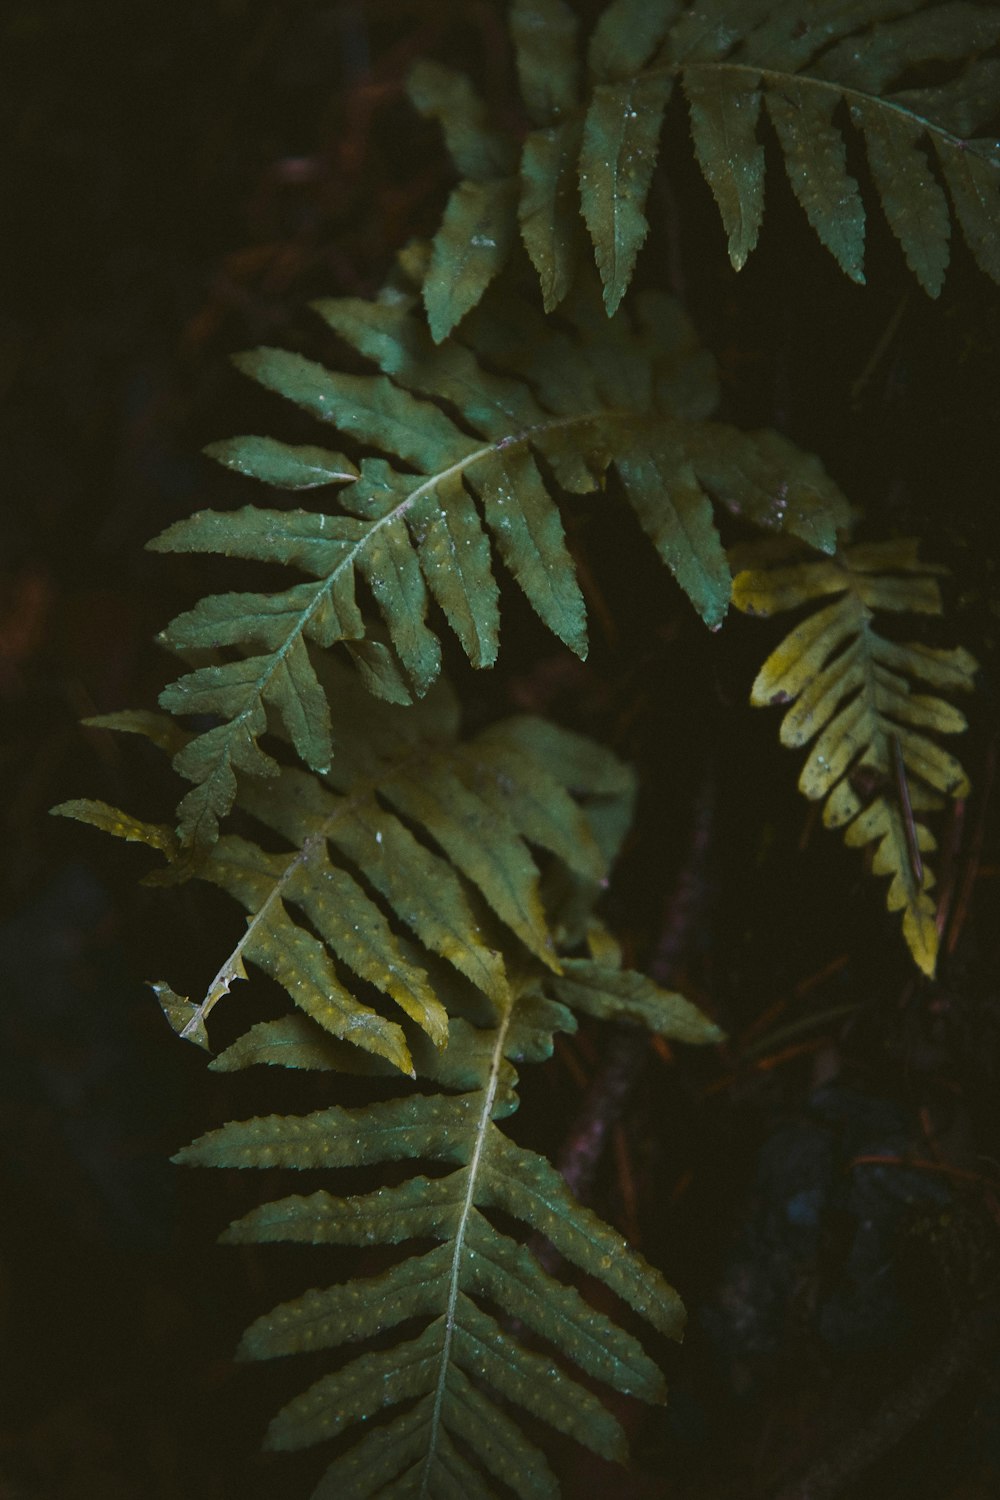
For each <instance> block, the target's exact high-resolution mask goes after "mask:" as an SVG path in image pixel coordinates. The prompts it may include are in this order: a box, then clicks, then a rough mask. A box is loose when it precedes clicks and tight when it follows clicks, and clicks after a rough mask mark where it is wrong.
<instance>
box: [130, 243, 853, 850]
mask: <svg viewBox="0 0 1000 1500" xmlns="http://www.w3.org/2000/svg"><path fill="white" fill-rule="evenodd" d="M410 260H411V262H412V260H413V256H412V255H411V257H410ZM316 306H317V310H318V311H319V313H320V314H321V316H322V317H323V318H324V320H325V321H326V322H327V324H328V325H329V326H330V327H331V328H332V329H333V330H334V331H335V332H336V333H337V334H338V335H340V337H341V338H343V339H344V340H345V341H347V342H348V343H349V344H351V345H352V346H353V347H354V348H355V349H356V350H357V351H358V352H359V353H361V354H362V355H363V356H364V357H365V358H367V359H369V360H372V361H373V362H374V363H375V364H376V365H377V366H378V367H379V368H380V369H381V371H382V372H383V373H382V374H381V375H376V376H372V375H368V376H365V375H343V374H338V373H336V372H332V371H329V370H326V369H324V368H323V367H322V366H320V365H318V364H314V363H312V362H310V361H308V360H306V359H303V358H302V357H301V356H300V355H297V354H290V353H286V352H285V351H282V350H278V349H261V350H258V351H257V352H256V353H254V354H249V355H244V356H241V357H240V358H239V360H238V364H239V365H240V368H241V369H243V370H244V371H245V372H246V373H247V374H249V375H251V376H253V377H254V378H255V379H256V380H258V381H259V382H261V384H263V385H265V386H267V387H268V388H270V389H271V390H274V391H276V392H278V393H279V394H281V395H283V396H285V397H286V398H288V399H290V400H292V401H294V402H296V403H297V404H298V405H300V406H302V407H304V408H305V409H306V410H307V411H309V412H311V413H313V414H314V415H316V416H318V417H320V418H321V419H322V420H324V421H327V422H329V423H330V424H331V425H333V426H334V427H335V428H336V429H337V430H338V431H339V432H341V433H343V434H345V435H348V436H350V437H351V438H352V439H353V440H355V441H356V442H358V443H361V444H363V445H365V446H368V447H373V448H376V449H378V450H380V451H381V452H382V453H384V454H389V455H391V456H392V461H391V462H389V461H387V459H385V458H375V457H368V458H363V459H362V460H361V464H360V471H359V472H358V475H357V477H356V478H354V479H351V478H350V471H349V469H348V467H347V465H346V460H343V459H342V458H341V457H340V456H339V455H336V454H330V455H328V457H326V458H325V459H324V458H321V457H319V456H318V455H320V454H321V453H322V452H323V451H324V450H317V449H313V448H308V449H305V450H298V449H295V450H289V449H286V448H284V447H283V446H282V445H277V444H267V443H264V442H263V440H261V439H259V438H234V439H231V440H229V441H228V442H227V443H225V444H223V445H217V446H216V448H215V449H214V450H210V451H211V452H214V454H215V456H217V457H219V458H221V459H222V461H223V462H225V463H226V464H228V465H229V466H230V467H233V468H236V469H239V470H240V471H241V472H243V473H246V474H252V475H255V476H257V477H260V478H262V479H264V480H265V481H266V482H269V483H272V484H274V483H277V482H278V480H279V478H280V475H281V473H282V472H287V474H288V476H289V478H290V482H291V485H292V487H293V488H296V489H298V488H301V487H302V485H303V484H304V483H315V482H318V481H317V480H316V476H317V475H321V476H322V475H324V474H327V475H330V476H331V482H332V480H334V479H335V480H336V481H337V482H338V483H340V484H341V485H342V487H341V489H340V492H339V499H340V510H339V512H338V513H332V514H330V513H328V514H321V513H318V512H311V511H304V510H292V511H287V510H285V511H281V510H272V509H264V508H250V507H247V508H245V509H243V510H240V511H236V512H235V513H229V514H219V513H215V512H211V511H207V512H202V513H200V514H198V515H195V516H193V517H192V518H191V519H190V520H187V521H181V522H178V523H177V524H176V525H174V526H171V527H170V528H169V529H168V530H167V531H166V532H165V533H164V534H163V535H162V536H160V537H159V538H158V539H157V540H156V541H155V542H154V543H152V544H151V545H153V546H154V547H155V548H156V549H158V550H160V551H188V552H213V551H218V552H223V553H226V554H228V555H230V556H240V557H245V558H249V559H254V560H259V561H265V562H272V563H279V564H283V565H285V566H292V567H294V568H296V569H298V570H300V572H303V573H306V574H308V575H310V579H311V581H309V582H307V583H301V582H300V583H296V584H294V585H293V586H292V587H291V588H288V589H286V590H285V591H284V592H279V593H275V594H236V593H233V594H222V595H213V596H211V597H209V598H207V599H204V600H202V601H201V603H199V604H198V605H197V606H196V607H195V608H194V609H193V610H190V611H189V612H187V613H186V614H183V615H181V616H180V617H179V618H178V619H176V620H174V621H173V623H172V624H171V625H170V626H169V627H168V628H167V630H165V631H164V632H163V636H162V639H163V641H164V642H165V644H167V645H168V646H170V647H172V648H173V649H174V650H176V651H178V652H180V653H181V654H182V655H190V653H192V652H195V653H198V652H200V653H202V654H204V653H205V652H209V653H213V659H211V660H210V661H209V662H208V663H207V664H205V665H199V666H196V667H195V668H194V670H193V671H191V672H189V673H187V674H186V675H185V676H183V677H182V678H181V679H180V680H179V681H178V682H176V683H175V684H173V686H172V687H169V688H167V690H166V691H165V692H164V694H163V695H162V697H161V703H162V704H163V706H164V707H165V708H168V709H170V710H171V711H172V712H173V713H175V714H181V715H187V714H198V715H203V714H211V715H214V716H216V717H218V718H219V719H220V720H221V721H222V722H220V723H217V724H215V725H214V726H213V727H211V728H209V729H208V730H207V731H204V732H202V733H201V734H199V735H197V736H195V737H194V738H192V739H191V741H190V742H189V743H188V744H187V745H186V746H185V747H184V749H183V750H181V751H180V753H179V754H178V755H177V757H176V759H175V765H176V768H177V769H178V770H179V771H180V773H181V774H182V775H183V776H185V777H187V778H188V779H189V780H191V781H194V782H195V787H194V789H193V790H192V791H191V792H189V793H188V794H187V796H186V797H185V798H184V800H183V802H182V803H181V807H180V813H179V834H180V837H181V839H182V841H183V842H184V843H185V844H188V845H194V846H196V847H203V846H204V847H207V846H209V845H210V844H211V842H212V841H213V840H214V838H215V837H216V835H217V829H218V822H219V819H220V818H221V817H223V816H224V815H225V813H226V812H227V811H228V809H229V807H230V806H231V805H232V800H233V797H234V795H235V787H236V773H237V772H247V773H249V774H250V775H252V776H256V777H273V776H274V775H275V774H276V769H277V768H276V763H275V762H274V760H273V758H272V757H270V756H269V755H268V754H267V753H266V752H265V751H264V750H262V749H261V747H260V745H259V738H260V736H261V735H262V733H263V732H264V729H265V727H266V725H267V722H268V721H267V714H266V709H267V707H271V708H272V709H273V710H275V711H276V713H277V715H278V717H279V719H280V721H281V723H282V724H283V726H284V729H285V731H286V732H287V734H288V736H289V737H290V739H291V741H292V743H293V745H294V747H295V749H296V751H297V753H298V755H299V756H300V758H301V759H302V760H303V761H304V762H305V764H306V765H307V766H309V767H310V769H312V770H314V771H317V772H319V773H321V774H322V773H324V772H325V771H326V770H327V768H328V766H329V764H330V762H331V756H332V752H333V740H332V736H331V730H330V718H329V707H328V702H327V697H326V695H325V694H324V692H323V691H322V689H321V687H320V685H319V681H318V679H317V676H316V664H315V659H314V655H313V652H314V650H315V648H325V647H329V646H332V645H334V644H336V643H338V642H339V643H342V644H343V645H344V646H346V647H347V648H348V649H349V650H350V651H351V652H352V654H353V656H354V658H355V664H356V666H357V667H358V670H359V671H360V672H361V674H362V676H363V677H364V678H365V680H366V681H367V683H368V685H369V686H370V687H371V688H372V689H373V691H375V692H376V693H378V694H380V695H381V696H383V697H386V698H389V699H391V700H395V701H404V702H405V701H408V699H409V697H410V696H411V693H415V694H417V695H420V694H422V693H424V692H426V690H427V688H428V687H429V686H430V684H431V683H432V682H433V680H434V678H435V677H436V675H437V673H438V671H439V668H440V661H441V647H440V643H439V640H438V637H437V634H436V632H435V626H434V623H433V618H432V619H431V620H429V619H428V611H429V609H430V607H431V605H432V603H433V604H434V605H436V606H438V608H439V609H440V611H441V613H442V615H443V617H444V619H445V621H447V623H448V625H449V626H450V628H451V629H452V631H453V632H454V633H455V635H456V636H457V637H458V639H459V641H460V643H461V645H462V647H463V649H464V651H465V653H466V655H467V656H468V658H469V661H470V662H471V663H472V664H473V665H474V666H477V667H482V666H488V665H490V664H491V663H492V662H493V661H494V660H495V658H496V654H497V650H498V643H499V628H500V620H499V592H498V588H497V584H496V580H495V578H494V574H493V567H492V554H493V552H494V551H495V552H496V554H498V555H499V558H500V559H501V560H502V562H503V563H504V565H505V566H506V567H507V569H508V570H509V571H510V573H511V574H512V575H513V577H514V578H515V579H516V580H517V582H518V584H519V585H520V587H521V589H522V590H523V592H524V594H525V596H526V597H527V599H528V601H529V603H530V604H531V605H532V607H533V608H534V610H535V611H536V613H537V614H538V616H539V618H540V619H541V620H542V621H543V622H544V623H545V624H546V625H547V626H548V627H549V628H550V629H551V630H552V631H553V632H554V633H555V634H556V635H557V636H558V637H559V638H560V639H561V640H563V641H564V642H565V643H566V644H567V645H569V646H570V647H571V649H573V650H574V651H575V652H576V653H577V654H578V655H580V656H583V655H585V654H586V625H585V617H584V604H583V599H582V595H581V593H580V590H579V587H578V585H577V582H576V577H575V569H574V565H573V561H572V558H571V557H570V554H569V552H568V550H567V547H566V542H565V536H564V532H563V525H562V520H561V518H560V513H559V509H558V505H557V500H556V496H557V493H558V490H557V486H558V488H559V489H561V490H563V491H565V492H569V493H585V492H587V491H592V490H595V489H596V488H598V487H599V486H600V485H602V484H603V483H604V480H605V475H606V473H607V470H608V469H609V468H610V467H613V468H614V469H615V470H616V471H617V474H618V477H619V479H620V481H621V485H622V489H623V491H624V494H625V496H626V498H627V499H628V501H629V502H630V503H631V505H632V508H633V509H634V511H635V513H636V515H637V517H638V519H639V521H640V523H641V524H642V526H643V528H644V529H645V531H646V532H647V533H648V535H649V536H650V538H651V539H652V541H653V542H654V544H655V546H656V548H657V550H658V552H659V554H660V556H661V558H662V559H663V561H664V562H665V563H666V565H667V566H668V568H669V569H670V570H671V572H672V573H673V574H674V576H675V577H676V578H677V580H678V582H679V583H680V585H681V587H682V588H683V589H684V590H685V592H686V593H687V594H688V596H689V597H690V599H691V601H692V603H693V604H694V605H695V608H696V609H697V610H698V611H699V613H700V614H701V615H702V617H703V619H704V620H705V621H706V623H707V624H708V625H709V626H711V627H712V628H715V627H717V626H718V625H719V624H720V623H721V621H722V619H723V617H724V614H725V611H726V608H727V606H728V600H729V587H730V573H729V568H728V564H727V562H726V557H725V552H724V550H723V547H722V543H721V541H720V539H719V535H718V532H717V530H716V526H715V521H714V518H713V511H714V505H715V504H716V503H721V504H722V505H723V506H725V507H728V508H729V509H730V510H732V511H733V512H735V513H737V514H740V515H742V516H745V517H746V518H747V519H749V520H751V521H753V522H755V523H756V524H758V525H760V526H764V527H766V528H769V529H776V530H787V531H790V532H792V533H793V534H795V535H797V536H800V537H802V538H804V539H806V540H808V541H810V542H811V543H812V544H813V545H816V546H819V547H821V548H824V549H827V550H830V549H832V547H833V546H834V542H835V535H836V530H837V528H838V527H839V526H841V525H843V524H844V522H845V520H846V517H847V506H846V502H845V501H844V499H843V497H842V496H841V494H840V492H839V491H838V490H837V488H836V486H835V485H833V484H832V483H831V481H830V480H829V479H828V478H827V476H826V475H825V474H824V472H823V470H822V468H821V467H820V465H819V464H818V463H817V462H816V460H815V459H812V458H810V457H807V456H806V455H804V454H802V453H800V452H799V451H798V450H797V449H795V448H794V447H793V446H792V445H791V444H790V443H788V442H787V441H785V440H784V439H782V438H779V437H777V436H776V435H774V434H747V433H742V432H740V431H738V430H737V429H736V428H733V427H729V426H727V425H725V424H722V423H716V422H710V421H708V420H707V414H708V412H709V411H710V410H711V407H712V405H713V404H714V401H715V399H716V397H715V391H716V384H715V377H714V372H713V369H712V365H711V361H710V360H709V358H708V356H707V355H706V354H705V353H704V352H703V351H701V350H700V349H699V348H698V347H697V344H696V343H695V341H694V338H693V336H692V334H691V330H690V328H689V326H688V324H687V322H686V320H685V319H684V317H683V316H682V315H681V313H680V312H679V311H678V309H677V308H676V306H675V305H674V304H673V303H672V302H671V301H670V300H669V299H668V298H666V297H663V296H661V295H659V294H655V293H650V294H647V295H645V296H644V297H642V298H640V299H638V302H637V314H636V316H635V317H634V318H633V317H632V316H631V315H630V314H629V313H626V312H625V311H624V310H623V311H622V312H621V313H620V314H619V315H618V316H617V317H616V318H615V319H613V320H611V321H609V320H608V319H606V318H605V317H604V316H603V314H602V313H601V312H600V304H599V301H598V298H597V295H596V292H594V291H588V290H586V289H583V288H581V289H579V290H577V291H576V292H574V294H573V297H572V298H571V299H570V300H569V302H568V303H567V310H568V314H569V316H570V318H571V319H572V322H573V324H574V325H575V331H576V334H577V337H576V339H575V340H574V339H573V338H572V337H570V336H569V334H568V333H567V332H566V331H564V330H560V329H555V328H552V327H550V326H549V325H548V323H547V322H546V320H545V319H543V318H541V317H539V316H538V315H537V313H536V312H535V311H534V310H533V309H532V308H531V306H530V305H529V303H528V302H527V301H525V300H522V299H521V298H519V297H518V296H517V295H516V294H515V293H513V292H511V293H509V294H508V295H507V296H505V297H504V299H503V301H502V303H498V302H495V301H494V300H493V299H492V298H491V299H488V301H487V303H485V304H484V305H483V306H482V307H481V308H480V309H479V310H478V311H477V314H476V316H475V317H474V318H473V319H471V320H470V321H469V323H468V324H467V326H466V329H465V340H464V341H463V342H459V341H458V340H451V341H449V342H448V343H447V344H445V345H441V346H435V345H434V344H433V342H432V341H431V339H430V338H429V336H428V334H427V331H426V327H425V325H424V322H423V319H422V317H421V316H420V315H419V311H418V308H417V293H416V292H415V291H408V290H406V289H405V288H403V287H400V286H393V287H390V288H388V289H387V290H386V291H385V292H384V293H383V294H382V296H381V297H380V298H379V299H378V300H377V301H374V302H367V301H362V300H360V299H353V298H344V299H338V300H332V299H331V300H326V301H323V302H320V303H317V304H316ZM359 581H360V582H363V583H364V584H366V585H367V586H368V588H369V589H370V591H371V594H372V595H373V597H374V599H375V602H376V604H377V606H378V608H379V610H380V612H381V614H382V618H383V620H384V622H385V626H386V629H387V631H388V636H389V642H390V644H391V650H390V649H389V647H387V646H385V645H383V644H382V643H381V642H379V641H377V640H374V639H372V638H371V636H370V633H367V632H366V626H365V622H364V619H363V616H362V613H361V610H360V608H359V605H358V603H357V601H356V597H355V589H356V585H357V583H358V582H359ZM232 648H236V649H237V650H238V651H240V652H241V653H243V654H242V655H240V656H239V657H238V658H237V659H236V660H229V661H220V660H218V653H219V652H220V651H229V650H231V649H232Z"/></svg>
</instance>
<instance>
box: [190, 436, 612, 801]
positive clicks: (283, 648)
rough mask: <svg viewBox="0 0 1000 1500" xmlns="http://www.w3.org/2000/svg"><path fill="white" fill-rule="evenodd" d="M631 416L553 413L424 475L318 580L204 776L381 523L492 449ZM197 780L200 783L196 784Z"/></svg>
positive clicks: (227, 757)
mask: <svg viewBox="0 0 1000 1500" xmlns="http://www.w3.org/2000/svg"><path fill="white" fill-rule="evenodd" d="M634 416H635V413H634V412H629V411H616V410H614V409H607V408H602V409H600V410H598V411H590V412H585V413H578V414H576V415H574V416H571V417H555V418H553V419H552V421H550V422H539V423H535V424H534V425H533V426H532V427H529V428H526V429H525V430H524V431H523V432H520V433H517V434H516V435H515V436H513V437H510V436H507V437H503V438H498V439H497V440H496V441H495V442H493V443H490V444H488V445H487V446H485V447H482V448H476V449H474V450H473V452H472V453H467V454H465V455H463V457H462V458H460V459H458V460H457V461H456V462H455V463H453V464H451V465H450V466H449V467H448V468H447V469H442V470H441V471H440V472H439V473H437V474H432V475H429V476H427V478H426V479H425V480H424V481H423V482H422V483H421V484H419V485H418V486H417V487H416V489H414V490H412V491H411V493H410V494H408V495H407V496H406V498H405V499H403V500H401V501H400V502H399V504H398V505H395V506H393V508H392V509H391V510H390V511H387V512H386V514H385V515H384V516H380V517H379V518H378V519H377V520H376V521H374V522H373V523H372V524H371V526H370V527H369V529H368V530H367V531H366V532H365V535H364V536H363V537H360V538H359V539H358V541H357V542H355V544H354V545H353V546H352V547H351V549H350V551H348V552H346V553H345V554H344V555H343V556H342V557H341V558H340V560H339V561H338V563H337V566H336V567H335V568H334V569H333V570H332V571H331V572H330V573H328V574H327V575H326V576H325V577H324V578H321V579H319V580H318V582H317V583H316V587H315V593H314V595H313V598H312V600H311V601H310V603H309V604H307V605H306V607H305V609H303V610H302V611H301V612H300V613H299V615H298V617H297V618H296V619H295V620H294V623H293V624H292V626H291V627H290V629H289V631H288V634H287V635H286V637H285V640H284V642H283V643H282V644H281V645H280V646H279V647H277V649H276V650H274V651H272V652H270V653H269V654H268V655H267V657H266V658H265V659H266V661H267V667H266V668H265V670H264V671H262V672H261V673H260V675H259V676H258V677H256V678H255V679H254V681H253V684H252V688H251V692H250V694H249V695H248V698H247V702H246V705H245V707H244V708H242V709H241V710H240V711H239V713H238V714H235V715H234V716H233V717H232V718H231V719H229V720H228V727H229V733H228V734H227V735H226V738H225V750H224V752H223V754H222V755H220V756H219V757H218V759H217V760H216V762H215V765H214V766H213V768H212V770H211V771H209V773H208V776H206V777H205V778H204V780H205V781H208V780H209V779H210V778H211V776H212V775H213V774H214V773H215V770H216V768H217V766H218V765H219V763H220V762H221V761H222V760H223V758H225V760H226V761H228V762H230V763H231V756H230V754H229V745H230V743H231V737H232V735H233V733H235V732H236V731H237V730H238V729H239V728H240V727H241V726H242V725H243V724H244V723H245V722H246V719H247V718H248V716H249V715H250V714H252V713H253V711H254V708H255V706H256V704H257V702H258V700H262V699H263V695H264V691H265V689H266V687H267V685H268V683H269V682H270V681H271V678H272V677H273V676H274V674H275V672H276V671H277V670H278V669H279V667H280V666H281V664H282V662H283V661H284V660H285V657H286V656H287V654H288V652H289V651H290V650H291V649H292V647H293V646H294V645H295V643H296V642H297V641H298V640H300V639H302V637H303V635H304V632H305V630H306V628H307V626H308V624H309V621H310V620H311V619H312V618H313V616H314V614H315V613H316V611H317V610H318V609H319V607H320V605H321V604H322V602H323V600H324V599H325V598H326V596H327V594H328V593H329V592H330V591H331V590H332V588H333V587H334V585H335V583H336V581H337V579H338V578H339V577H340V576H341V574H342V572H343V570H344V569H345V568H353V567H354V565H355V561H356V559H357V557H358V555H359V554H360V553H361V552H362V551H363V550H364V548H365V547H366V546H368V545H369V543H370V542H371V540H372V538H373V537H375V536H377V534H378V533H379V531H381V529H382V528H383V527H384V526H387V525H390V524H391V523H392V522H393V521H397V520H399V518H400V517H401V516H404V515H405V514H406V512H407V511H408V510H409V509H410V508H411V507H412V506H413V505H414V504H415V503H416V502H417V501H418V500H420V499H421V497H422V496H423V495H425V494H429V493H430V492H431V491H432V490H434V489H435V488H436V487H437V486H438V485H439V484H442V483H444V482H446V481H447V480H448V479H451V478H452V477H454V476H456V475H461V474H464V473H465V471H466V469H468V468H470V467H471V466H472V465H473V464H475V463H478V462H479V461H480V460H482V459H484V458H490V457H492V456H493V455H494V454H495V453H500V452H505V451H507V450H508V449H510V448H513V447H519V446H524V445H527V444H529V443H530V442H531V441H532V439H533V438H534V437H535V436H536V435H537V434H539V433H548V432H554V431H557V430H559V429H560V428H566V427H573V426H575V425H580V426H585V425H586V424H587V423H588V422H593V421H596V420H598V419H601V420H605V421H606V420H608V419H609V418H615V417H628V418H634ZM491 552H492V544H491ZM312 769H314V770H320V771H322V770H323V768H322V767H313V768H312ZM200 784H202V783H199V785H200Z"/></svg>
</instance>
